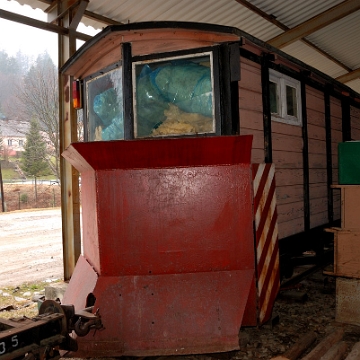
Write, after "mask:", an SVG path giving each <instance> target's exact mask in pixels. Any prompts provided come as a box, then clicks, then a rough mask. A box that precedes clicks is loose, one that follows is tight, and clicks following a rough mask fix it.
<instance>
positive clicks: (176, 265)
mask: <svg viewBox="0 0 360 360" xmlns="http://www.w3.org/2000/svg"><path fill="white" fill-rule="evenodd" d="M180 140H181V141H180ZM242 140H243V141H242ZM94 144H95V145H97V146H95V145H94ZM98 148H99V149H100V154H102V156H103V155H105V154H106V159H104V163H105V165H104V164H103V163H100V157H99V156H100V155H99V154H95V153H94V152H96V151H97V149H98ZM105 150H106V151H105ZM83 152H84V153H83ZM89 152H90V153H89ZM149 153H150V154H151V156H150V155H149ZM250 154H251V137H249V136H245V137H241V136H238V137H235V136H229V137H214V138H192V139H177V140H169V139H167V140H151V141H150V140H139V141H114V142H107V143H106V142H101V143H84V144H73V145H72V146H71V147H70V148H69V149H68V150H67V151H66V152H65V154H64V155H65V157H66V158H67V159H68V160H69V161H70V162H71V163H72V164H73V165H74V166H75V167H77V168H78V169H79V170H80V171H81V170H83V172H82V174H81V175H82V182H83V184H84V187H83V189H82V197H83V198H85V199H86V200H85V203H84V204H87V206H83V221H84V224H85V225H86V224H87V225H86V226H91V222H92V221H96V226H93V227H92V228H91V229H92V231H94V232H95V233H96V234H95V235H94V234H93V233H92V232H91V231H90V232H89V231H87V229H85V231H84V254H85V257H86V260H87V262H88V263H89V264H91V265H92V266H93V267H94V268H95V269H96V272H97V275H98V276H99V279H98V281H97V284H96V287H95V289H94V294H95V296H96V304H95V307H96V308H99V309H100V315H101V316H102V320H103V324H104V326H105V330H104V331H102V332H98V333H96V335H95V337H93V335H92V334H91V335H88V336H86V337H85V338H84V339H81V340H79V341H80V353H84V354H86V355H87V356H90V355H89V354H94V355H91V356H95V355H96V356H102V355H107V356H120V355H123V354H128V355H130V354H131V355H161V354H179V353H204V352H214V351H227V350H231V349H236V348H238V332H239V329H240V326H241V324H242V318H243V315H244V312H245V309H246V310H247V311H249V312H250V314H247V317H249V318H255V317H256V304H255V301H254V299H256V294H255V290H256V287H255V254H254V237H253V207H252V206H253V204H252V186H251V183H252V172H251V164H250ZM154 156H155V157H154ZM105 166H110V167H109V168H106V167H105ZM92 169H94V170H92ZM94 189H95V191H94ZM94 202H95V205H93V203H94ZM94 210H95V212H96V214H94ZM80 266H82V267H84V265H83V264H82V265H80ZM92 271H94V270H92ZM72 282H73V283H75V284H76V285H72V288H73V289H74V288H77V287H81V286H82V280H81V278H80V277H78V276H77V277H75V278H73V279H72V280H71V282H70V283H72ZM84 283H85V284H87V281H86V280H84ZM91 283H92V281H91ZM82 296H84V294H82ZM66 299H67V300H68V301H69V302H70V303H71V302H72V301H71V300H72V294H67V297H66Z"/></svg>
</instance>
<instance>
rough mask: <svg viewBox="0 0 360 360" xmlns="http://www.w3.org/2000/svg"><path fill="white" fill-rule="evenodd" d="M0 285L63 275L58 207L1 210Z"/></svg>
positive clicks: (42, 279)
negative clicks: (2, 211)
mask: <svg viewBox="0 0 360 360" xmlns="http://www.w3.org/2000/svg"><path fill="white" fill-rule="evenodd" d="M0 259H1V267H0V287H3V286H14V287H15V286H18V285H20V284H23V283H26V282H28V283H30V282H38V281H45V280H47V279H51V280H55V279H62V278H63V264H62V259H63V257H62V235H61V215H60V208H50V209H39V210H34V211H13V212H6V213H0Z"/></svg>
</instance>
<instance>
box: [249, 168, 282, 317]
mask: <svg viewBox="0 0 360 360" xmlns="http://www.w3.org/2000/svg"><path fill="white" fill-rule="evenodd" d="M253 190H254V219H255V244H256V271H257V293H258V307H259V314H258V317H259V318H258V321H259V324H263V323H264V322H266V321H268V320H269V319H270V316H271V312H272V308H273V305H274V301H275V298H276V296H277V294H278V291H279V288H280V269H279V242H278V224H277V211H276V193H275V167H274V165H273V164H253Z"/></svg>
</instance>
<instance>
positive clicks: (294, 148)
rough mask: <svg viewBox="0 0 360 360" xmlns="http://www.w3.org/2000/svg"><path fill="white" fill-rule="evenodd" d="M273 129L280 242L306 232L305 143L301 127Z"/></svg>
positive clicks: (291, 126) (288, 126)
mask: <svg viewBox="0 0 360 360" xmlns="http://www.w3.org/2000/svg"><path fill="white" fill-rule="evenodd" d="M271 127H272V146H273V163H274V164H275V169H276V173H275V181H276V194H277V210H278V224H279V238H280V239H281V238H284V237H286V236H290V235H293V234H297V233H300V232H303V231H304V195H303V194H304V172H303V155H302V151H303V140H302V129H301V127H300V126H294V125H288V124H283V123H280V122H275V121H273V122H272V123H271Z"/></svg>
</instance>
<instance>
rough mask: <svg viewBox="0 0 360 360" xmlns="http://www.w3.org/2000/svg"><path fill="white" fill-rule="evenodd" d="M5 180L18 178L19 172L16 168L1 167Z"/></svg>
mask: <svg viewBox="0 0 360 360" xmlns="http://www.w3.org/2000/svg"><path fill="white" fill-rule="evenodd" d="M1 173H2V178H3V180H13V179H18V178H19V174H18V173H17V172H16V171H15V170H14V169H1Z"/></svg>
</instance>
